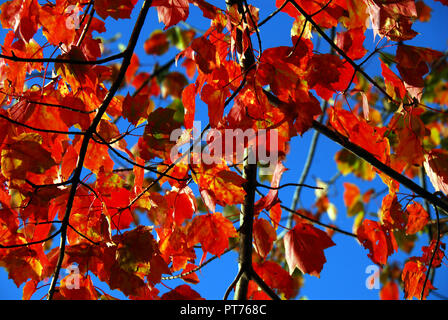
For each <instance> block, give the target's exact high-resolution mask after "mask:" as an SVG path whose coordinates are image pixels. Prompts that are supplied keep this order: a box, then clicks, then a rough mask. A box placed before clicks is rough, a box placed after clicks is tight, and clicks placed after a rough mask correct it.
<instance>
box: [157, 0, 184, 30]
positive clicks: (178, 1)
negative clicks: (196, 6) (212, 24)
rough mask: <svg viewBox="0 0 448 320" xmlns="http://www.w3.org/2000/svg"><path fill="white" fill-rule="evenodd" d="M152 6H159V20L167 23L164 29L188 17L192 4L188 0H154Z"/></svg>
mask: <svg viewBox="0 0 448 320" xmlns="http://www.w3.org/2000/svg"><path fill="white" fill-rule="evenodd" d="M152 6H153V7H157V13H158V15H159V22H160V21H162V22H163V23H164V24H165V28H164V30H166V29H168V28H169V27H171V26H173V25H175V24H177V23H178V22H180V21H185V20H186V19H187V17H188V14H189V7H190V4H189V3H188V0H153V1H152Z"/></svg>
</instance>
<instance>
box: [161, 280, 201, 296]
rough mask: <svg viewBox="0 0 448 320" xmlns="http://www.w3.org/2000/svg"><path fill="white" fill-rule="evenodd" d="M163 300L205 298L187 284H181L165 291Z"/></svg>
mask: <svg viewBox="0 0 448 320" xmlns="http://www.w3.org/2000/svg"><path fill="white" fill-rule="evenodd" d="M162 300H204V299H203V298H202V297H201V295H200V294H199V293H197V292H196V291H194V290H193V289H191V288H190V286H189V285H187V284H181V285H180V286H177V287H176V288H174V289H173V290H171V291H169V292H167V293H164V294H163V295H162Z"/></svg>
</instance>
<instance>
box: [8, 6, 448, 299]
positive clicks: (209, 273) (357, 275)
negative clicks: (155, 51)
mask: <svg viewBox="0 0 448 320" xmlns="http://www.w3.org/2000/svg"><path fill="white" fill-rule="evenodd" d="M249 2H251V1H249ZM211 3H213V4H216V5H218V6H220V7H223V6H224V1H211ZM253 3H254V4H255V5H257V4H258V3H263V4H262V5H261V10H260V17H261V18H264V17H266V16H267V15H268V14H269V13H270V12H272V11H273V10H275V6H274V3H275V1H273V0H272V1H263V2H261V1H255V2H253ZM426 3H427V4H428V5H430V6H431V7H432V8H433V11H432V19H431V21H430V22H429V23H420V22H416V23H415V24H414V29H415V30H416V31H417V32H419V33H421V34H420V35H418V36H417V37H416V38H415V39H413V40H411V41H408V42H406V43H407V44H411V45H417V46H423V47H430V48H432V49H435V50H440V51H446V50H447V46H448V43H447V41H448V34H447V33H446V30H448V22H447V20H446V17H448V7H444V6H442V5H441V4H440V3H439V2H435V1H427V2H426ZM140 6H141V1H139V3H138V4H137V5H136V8H135V10H134V12H133V15H132V21H135V18H136V16H137V14H138V10H139V8H140ZM190 10H191V12H190V18H189V20H188V21H187V22H188V23H189V24H191V25H192V26H194V27H197V28H198V29H202V30H205V29H207V28H208V24H207V21H206V20H205V19H204V18H203V17H202V14H201V12H200V11H199V10H198V9H197V8H196V7H194V6H190ZM292 22H293V20H292V18H290V17H289V16H288V15H286V14H283V13H281V14H278V15H277V16H276V17H274V18H273V19H272V20H271V21H269V22H268V23H267V24H266V25H264V26H263V27H262V30H261V37H262V43H263V49H266V48H270V47H275V46H281V45H287V46H290V45H291V40H290V33H289V31H290V28H291V25H292ZM106 26H107V27H108V30H109V31H108V34H107V35H103V36H105V38H110V37H112V36H113V35H114V34H116V33H118V32H120V33H121V35H122V37H121V40H120V41H118V42H119V43H122V44H123V45H125V44H126V43H127V40H128V38H129V36H130V32H131V30H132V26H133V24H132V23H131V22H130V21H126V20H120V21H118V22H116V21H114V20H112V19H111V18H108V19H107V20H106ZM154 29H163V25H162V24H160V23H158V18H157V13H156V10H155V9H151V10H150V13H149V16H148V18H147V21H146V24H145V26H144V29H143V31H142V35H141V39H140V42H139V45H138V46H137V54H138V55H139V58H140V62H141V63H142V65H143V67H142V71H147V72H150V71H151V70H152V67H153V65H154V64H155V63H156V62H157V61H159V62H160V63H161V64H162V63H163V61H166V60H168V59H171V57H172V55H169V54H167V55H166V56H164V57H162V58H161V59H159V58H157V59H155V58H154V57H152V56H148V55H146V53H145V52H144V50H143V42H144V40H146V39H147V38H148V37H149V35H150V33H151V32H152V30H154ZM0 35H3V32H1V33H0ZM314 39H315V40H316V39H317V35H314ZM376 40H378V39H376ZM374 44H375V41H374V39H373V32H372V31H371V30H368V31H367V38H366V40H365V42H364V45H365V47H366V48H367V49H369V50H370V49H372V48H373V47H374ZM326 48H327V47H326V46H325V44H324V43H321V46H320V51H321V52H326ZM111 49H112V50H113V51H115V52H116V51H118V46H117V45H116V44H115V45H113V46H112V48H111ZM366 66H367V69H366V70H367V72H368V73H369V74H371V75H373V76H376V75H380V72H379V71H378V59H377V57H373V58H372V60H371V62H369V63H367V64H366ZM121 94H126V93H125V92H121ZM156 105H157V102H156ZM196 112H197V114H196V120H201V121H203V127H205V125H206V124H207V122H206V119H207V116H206V115H207V110H206V106H205V105H203V104H201V103H198V105H197V107H196ZM311 136H312V131H310V132H307V133H305V134H304V135H303V137H295V138H293V140H292V142H291V151H290V154H289V155H288V158H287V160H286V161H285V163H284V165H285V166H286V167H287V168H288V169H289V170H288V171H287V172H285V174H284V175H283V178H282V180H281V183H282V184H283V183H288V182H297V180H298V179H299V176H300V174H301V171H302V168H303V165H304V162H305V158H306V155H307V152H308V147H309V144H310V140H311ZM338 150H340V147H339V146H338V145H336V144H335V143H333V142H331V141H329V140H328V139H327V138H325V137H320V139H319V143H318V146H317V150H316V156H315V161H314V163H313V165H312V168H311V172H310V174H309V175H308V179H307V180H306V181H305V183H308V184H311V185H314V184H315V183H316V181H315V178H316V177H319V178H320V179H321V180H324V181H325V180H330V179H331V178H332V177H333V176H334V174H335V173H336V172H337V168H336V164H335V162H334V160H333V158H334V154H335V152H337V151H338ZM343 182H352V183H356V184H357V185H359V187H360V189H361V192H365V191H367V190H368V189H369V188H377V189H378V190H381V189H383V188H384V185H383V183H382V182H381V181H380V179H378V178H376V179H375V180H374V181H372V182H364V181H361V180H359V179H357V178H355V177H353V176H351V175H349V176H346V177H342V178H340V179H338V180H337V182H336V183H335V184H334V186H333V187H332V188H331V189H330V201H331V202H332V203H334V204H335V205H336V207H337V208H338V216H337V220H336V222H335V223H336V225H337V226H338V227H339V228H341V229H344V230H348V231H351V229H352V225H353V218H348V217H347V215H346V211H345V206H344V204H343V198H342V195H343V191H344V189H343ZM402 192H406V191H405V189H403V190H402ZM293 193H294V189H293V188H285V189H282V190H281V191H280V193H279V197H280V199H281V200H282V202H283V204H284V205H286V206H289V205H290V202H291V199H292V195H293ZM314 201H315V196H314V191H313V190H307V189H304V190H303V191H302V196H301V203H300V204H301V205H302V206H303V207H304V208H310V207H311V205H312V204H313V202H314ZM381 201H382V197H379V198H377V199H375V200H374V204H372V205H370V210H371V211H376V209H377V207H379V206H380V205H381ZM323 221H324V222H329V221H330V220H329V219H328V217H327V216H324V218H323ZM333 241H334V242H335V243H336V246H334V247H330V248H328V249H326V250H325V256H326V259H327V263H326V264H325V265H324V269H323V271H322V272H321V276H320V278H316V277H313V276H308V275H305V276H304V278H305V283H304V287H303V288H302V289H301V291H300V293H299V297H303V296H305V297H307V298H309V299H378V298H379V295H378V292H379V290H377V289H371V290H370V289H367V288H366V279H367V278H368V276H369V275H370V273H366V270H368V268H369V266H371V265H372V264H373V263H372V261H371V260H370V259H369V258H368V257H367V250H365V249H364V248H363V247H362V246H360V245H359V243H358V242H357V241H356V240H355V239H353V238H351V237H347V236H345V235H342V234H338V233H335V234H334V236H333ZM427 244H428V237H427V235H422V236H421V238H420V240H419V241H418V242H417V243H416V245H415V248H414V250H413V251H412V252H411V254H410V256H412V255H420V248H421V247H422V246H424V245H427ZM198 256H199V257H200V256H201V253H198ZM208 257H210V256H208ZM408 257H409V255H407V254H403V253H401V252H399V253H395V254H393V255H392V256H391V257H389V260H388V261H389V262H393V261H397V262H398V263H399V264H400V265H401V266H403V261H404V260H405V259H407V258H408ZM236 273H237V256H236V254H235V253H233V252H232V253H229V254H226V255H224V256H222V257H220V258H218V259H216V260H215V261H213V262H212V263H210V264H208V265H207V266H205V267H204V268H203V269H202V270H201V271H200V272H198V276H199V279H200V283H199V284H198V285H195V286H192V287H193V289H194V290H196V291H198V292H199V293H200V294H201V295H202V296H203V297H206V298H208V299H222V297H223V295H224V292H225V290H226V289H227V287H228V285H229V284H230V283H231V282H232V280H233V278H234V277H235V275H236ZM97 283H98V282H97ZM97 283H95V284H97ZM183 283H184V282H183V281H181V280H173V281H165V282H164V284H165V285H167V286H169V287H171V288H174V287H176V286H177V285H179V284H183ZM434 285H435V287H437V288H438V289H439V290H438V291H437V292H438V293H440V294H443V295H445V296H448V268H447V267H446V266H442V267H441V268H439V269H437V272H436V276H435V282H434ZM22 287H23V286H22ZM22 287H20V288H17V287H16V286H15V284H14V283H13V282H12V281H11V280H8V277H7V274H6V272H5V271H4V269H2V268H0V299H20V298H21V295H22V290H21V289H22ZM99 287H100V288H102V289H106V288H107V286H103V285H99ZM158 289H159V290H161V292H165V291H166V290H167V289H166V288H164V287H163V286H160V285H159V286H158ZM45 292H46V290H45V289H43V290H41V291H39V292H38V293H36V295H35V296H34V297H33V298H40V297H42V296H43V295H44V294H45ZM111 294H112V295H114V296H116V297H118V298H122V297H123V295H122V294H121V293H120V292H118V291H116V290H114V291H113V292H111ZM400 294H401V298H402V297H403V294H402V293H400ZM429 299H439V298H437V297H436V296H434V295H430V296H429Z"/></svg>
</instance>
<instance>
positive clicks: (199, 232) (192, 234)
mask: <svg viewBox="0 0 448 320" xmlns="http://www.w3.org/2000/svg"><path fill="white" fill-rule="evenodd" d="M236 236H238V233H237V232H236V229H235V227H234V226H233V224H232V222H230V221H229V220H228V219H226V218H224V217H223V215H222V214H221V213H219V212H216V213H213V214H211V213H208V214H206V215H201V216H197V217H195V218H194V219H193V221H192V222H191V224H190V225H189V226H188V246H189V247H191V246H193V245H195V244H196V243H198V242H199V243H201V245H202V250H203V251H204V253H205V252H210V253H211V254H214V255H217V256H220V255H221V254H222V253H223V252H224V251H225V250H226V249H227V248H228V247H229V238H230V237H236Z"/></svg>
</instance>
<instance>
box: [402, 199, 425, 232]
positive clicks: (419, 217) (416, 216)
mask: <svg viewBox="0 0 448 320" xmlns="http://www.w3.org/2000/svg"><path fill="white" fill-rule="evenodd" d="M406 212H407V213H408V214H409V215H408V222H407V224H406V234H415V233H417V232H419V231H420V230H422V229H423V228H424V227H425V226H426V224H427V223H428V220H429V214H428V212H426V210H425V209H423V207H422V205H421V204H420V203H418V202H415V201H414V202H412V204H410V205H408V206H407V207H406Z"/></svg>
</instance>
